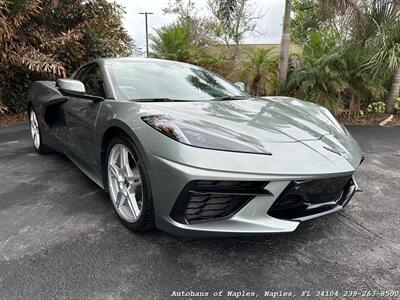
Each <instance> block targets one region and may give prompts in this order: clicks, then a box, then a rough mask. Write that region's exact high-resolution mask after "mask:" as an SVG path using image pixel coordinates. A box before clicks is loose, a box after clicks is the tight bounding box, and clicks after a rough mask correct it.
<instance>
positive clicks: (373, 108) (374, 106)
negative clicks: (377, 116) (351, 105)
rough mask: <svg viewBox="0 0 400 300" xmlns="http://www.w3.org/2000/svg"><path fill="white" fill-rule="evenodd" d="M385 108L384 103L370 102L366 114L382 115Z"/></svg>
mask: <svg viewBox="0 0 400 300" xmlns="http://www.w3.org/2000/svg"><path fill="white" fill-rule="evenodd" d="M385 108H386V104H385V102H382V101H377V102H372V103H371V104H369V105H368V107H367V113H368V114H374V113H384V112H385Z"/></svg>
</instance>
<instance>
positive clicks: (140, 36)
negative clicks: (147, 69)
mask: <svg viewBox="0 0 400 300" xmlns="http://www.w3.org/2000/svg"><path fill="white" fill-rule="evenodd" d="M252 1H253V2H254V6H255V8H256V9H257V10H258V11H261V12H262V14H263V17H262V18H261V19H260V20H258V22H257V27H256V29H257V33H253V34H249V35H248V36H246V37H245V39H244V41H243V43H251V44H278V43H280V39H281V33H282V17H283V13H284V0H252ZM116 2H117V3H118V4H121V5H122V6H124V7H125V11H126V15H125V17H124V20H123V23H124V27H125V28H126V30H127V31H128V33H129V34H130V35H131V37H132V38H133V39H134V40H135V43H136V45H137V46H138V47H139V48H142V50H143V51H144V50H145V47H146V46H145V45H146V42H145V36H146V34H145V26H144V24H145V22H144V15H139V12H145V11H147V12H152V13H154V14H153V15H149V17H148V24H149V33H150V34H151V33H153V32H154V28H159V27H161V26H163V25H167V24H170V23H172V22H173V21H174V20H175V18H176V16H174V15H169V14H167V15H164V14H163V12H162V9H163V8H165V7H166V6H167V5H168V2H169V1H168V0H116ZM195 2H196V6H197V7H199V8H201V13H204V14H205V13H206V9H205V7H206V5H207V0H196V1H195Z"/></svg>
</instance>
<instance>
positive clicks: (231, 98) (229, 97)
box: [213, 96, 249, 101]
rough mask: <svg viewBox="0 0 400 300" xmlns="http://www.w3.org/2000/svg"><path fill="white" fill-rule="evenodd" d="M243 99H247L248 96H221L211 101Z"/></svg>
mask: <svg viewBox="0 0 400 300" xmlns="http://www.w3.org/2000/svg"><path fill="white" fill-rule="evenodd" d="M244 99H249V97H248V96H223V97H217V98H214V99H213V100H215V101H221V100H244Z"/></svg>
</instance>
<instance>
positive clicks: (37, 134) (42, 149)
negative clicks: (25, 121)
mask: <svg viewBox="0 0 400 300" xmlns="http://www.w3.org/2000/svg"><path fill="white" fill-rule="evenodd" d="M29 125H30V129H31V136H32V142H33V147H34V148H35V150H36V152H37V153H39V154H48V153H51V152H52V150H51V148H50V147H49V146H47V145H46V144H45V143H44V142H43V137H42V130H41V128H40V125H39V122H38V119H37V115H36V112H35V110H34V109H33V107H31V108H30V109H29Z"/></svg>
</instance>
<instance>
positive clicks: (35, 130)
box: [30, 110, 40, 149]
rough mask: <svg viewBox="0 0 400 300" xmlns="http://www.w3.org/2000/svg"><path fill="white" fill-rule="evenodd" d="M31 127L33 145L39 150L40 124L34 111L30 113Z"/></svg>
mask: <svg viewBox="0 0 400 300" xmlns="http://www.w3.org/2000/svg"><path fill="white" fill-rule="evenodd" d="M30 125H31V135H32V140H33V145H34V146H35V148H36V149H39V147H40V132H39V124H38V121H37V117H36V113H35V111H34V110H31V113H30Z"/></svg>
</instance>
